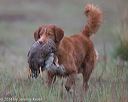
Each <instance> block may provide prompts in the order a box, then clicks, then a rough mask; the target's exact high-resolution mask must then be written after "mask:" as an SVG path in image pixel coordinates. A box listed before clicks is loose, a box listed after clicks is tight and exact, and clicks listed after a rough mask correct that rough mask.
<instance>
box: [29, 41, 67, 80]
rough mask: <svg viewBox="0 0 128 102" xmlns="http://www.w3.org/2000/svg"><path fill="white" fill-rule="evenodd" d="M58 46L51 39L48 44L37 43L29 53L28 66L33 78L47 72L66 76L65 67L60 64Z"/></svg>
mask: <svg viewBox="0 0 128 102" xmlns="http://www.w3.org/2000/svg"><path fill="white" fill-rule="evenodd" d="M56 51H57V48H56V44H55V43H54V41H53V40H51V39H49V40H48V41H47V42H41V41H36V42H35V43H34V44H33V45H32V46H31V48H30V50H29V52H28V64H29V68H30V70H31V77H32V78H33V77H35V78H37V77H38V75H39V73H40V67H41V71H43V70H47V71H50V72H53V73H56V74H62V75H63V74H64V73H65V70H64V66H63V65H59V64H58V58H57V56H56Z"/></svg>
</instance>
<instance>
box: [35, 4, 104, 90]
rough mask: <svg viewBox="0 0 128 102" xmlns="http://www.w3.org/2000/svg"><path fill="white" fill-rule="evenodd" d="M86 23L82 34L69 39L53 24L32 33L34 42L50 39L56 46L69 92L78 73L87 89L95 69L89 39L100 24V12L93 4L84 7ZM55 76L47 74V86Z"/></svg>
mask: <svg viewBox="0 0 128 102" xmlns="http://www.w3.org/2000/svg"><path fill="white" fill-rule="evenodd" d="M84 13H85V15H86V16H87V18H88V19H87V23H86V25H85V27H84V29H83V31H82V32H80V33H78V34H73V35H72V36H70V37H67V36H64V31H63V30H62V29H61V28H59V27H57V26H56V25H53V24H47V25H42V26H41V27H39V28H38V29H37V30H36V31H35V33H34V39H35V41H37V40H40V41H42V42H44V41H47V40H48V39H52V40H53V41H54V42H55V44H56V46H57V57H58V63H59V64H62V65H63V66H64V67H65V70H66V73H65V75H64V77H67V82H66V85H65V88H66V90H67V91H69V90H70V89H71V87H72V85H73V84H75V77H76V75H77V74H78V73H82V75H83V88H84V90H85V91H86V90H87V89H88V80H89V78H90V75H91V73H92V71H93V69H94V67H95V63H96V59H97V52H96V50H95V48H94V44H93V42H92V41H91V39H90V37H91V36H92V35H94V34H95V33H96V32H97V31H98V29H99V27H100V25H101V22H102V12H101V10H100V9H99V8H98V7H96V6H94V5H93V4H87V5H86V6H85V11H84ZM55 76H56V74H54V73H51V72H48V84H49V85H50V84H51V83H52V81H53V79H54V77H55Z"/></svg>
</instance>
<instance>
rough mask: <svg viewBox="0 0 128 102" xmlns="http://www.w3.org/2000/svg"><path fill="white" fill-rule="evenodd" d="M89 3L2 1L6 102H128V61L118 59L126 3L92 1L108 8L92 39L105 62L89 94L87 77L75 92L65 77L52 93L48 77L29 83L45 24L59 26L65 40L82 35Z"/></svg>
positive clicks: (0, 80)
mask: <svg viewBox="0 0 128 102" xmlns="http://www.w3.org/2000/svg"><path fill="white" fill-rule="evenodd" d="M89 1H90V0H86V1H85V0H79V1H77V0H65V1H62V0H61V1H59V0H53V1H50V0H42V1H41V0H35V1H34V0H0V102H3V100H4V101H5V102H9V101H12V102H14V101H15V102H34V101H35V102H128V62H127V61H126V62H122V61H119V60H118V59H114V58H113V53H114V52H113V51H114V48H115V47H116V46H117V44H118V43H119V41H118V36H119V35H120V29H121V21H122V19H123V17H122V15H123V11H124V10H125V7H127V5H128V2H127V1H126V0H122V1H121V0H117V2H115V1H116V0H108V1H107V0H106V1H105V0H97V1H95V0H91V3H94V4H96V5H98V6H99V7H100V8H101V9H102V11H103V15H104V19H103V24H102V27H101V28H100V30H99V31H98V32H97V34H96V35H95V36H94V37H93V38H92V40H93V42H94V44H95V47H96V49H97V50H98V52H99V54H100V60H99V61H98V62H97V65H96V67H95V69H94V71H93V73H92V75H91V78H90V80H89V89H88V91H87V93H84V92H83V91H82V88H81V86H82V76H81V75H78V78H77V80H76V86H75V88H73V89H72V92H70V93H67V92H66V90H65V88H64V85H63V84H64V83H65V79H64V78H63V79H60V78H57V81H56V82H55V83H54V84H53V86H52V87H51V88H48V87H47V86H46V83H45V81H46V79H45V77H46V75H45V73H44V75H43V79H42V78H41V77H39V78H38V79H36V80H35V79H33V80H29V79H28V78H27V68H28V65H27V52H28V50H29V47H30V46H31V44H32V43H33V42H34V39H33V32H34V31H35V30H36V29H37V28H38V26H40V25H41V24H44V23H46V24H49V23H53V24H57V25H59V26H60V27H61V28H63V29H64V31H65V35H67V34H69V35H70V34H72V33H76V32H79V31H81V30H82V27H83V26H84V24H85V23H86V22H85V21H86V18H85V16H84V14H83V8H84V5H85V4H86V3H88V2H89ZM115 3H116V4H115ZM76 5H77V6H76ZM113 5H114V6H113ZM69 35H67V36H69ZM104 57H105V58H104ZM62 83H63V84H62Z"/></svg>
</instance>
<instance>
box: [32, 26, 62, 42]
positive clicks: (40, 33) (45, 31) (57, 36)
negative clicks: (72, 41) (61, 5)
mask: <svg viewBox="0 0 128 102" xmlns="http://www.w3.org/2000/svg"><path fill="white" fill-rule="evenodd" d="M63 36H64V31H63V30H62V29H61V28H59V27H57V26H56V25H52V24H49V25H42V26H41V27H39V28H38V29H37V30H36V31H35V32H34V39H35V41H37V40H39V41H43V42H44V41H47V40H48V39H52V40H53V41H54V42H55V43H56V44H59V42H60V41H61V40H62V38H63Z"/></svg>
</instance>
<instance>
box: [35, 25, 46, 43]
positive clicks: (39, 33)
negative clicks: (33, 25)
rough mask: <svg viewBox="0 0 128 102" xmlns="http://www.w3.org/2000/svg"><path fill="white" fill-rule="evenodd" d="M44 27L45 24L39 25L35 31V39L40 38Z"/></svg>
mask: <svg viewBox="0 0 128 102" xmlns="http://www.w3.org/2000/svg"><path fill="white" fill-rule="evenodd" d="M43 27H44V25H43V26H41V27H39V28H38V29H37V30H36V31H35V32H34V39H35V41H37V40H38V39H39V38H40V36H41V32H42V31H41V30H42V29H43Z"/></svg>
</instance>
